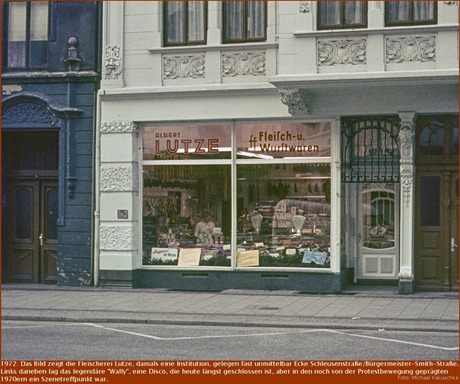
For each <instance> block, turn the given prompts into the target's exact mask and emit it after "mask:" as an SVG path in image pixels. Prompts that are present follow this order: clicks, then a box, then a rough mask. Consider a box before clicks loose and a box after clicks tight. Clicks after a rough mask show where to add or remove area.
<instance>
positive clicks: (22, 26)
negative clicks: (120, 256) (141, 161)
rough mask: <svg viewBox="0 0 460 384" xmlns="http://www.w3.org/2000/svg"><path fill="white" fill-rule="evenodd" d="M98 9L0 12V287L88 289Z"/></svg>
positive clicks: (60, 6) (46, 6) (20, 5)
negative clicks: (24, 285)
mask: <svg viewBox="0 0 460 384" xmlns="http://www.w3.org/2000/svg"><path fill="white" fill-rule="evenodd" d="M100 8H101V4H100V3H98V2H2V15H3V19H2V26H3V30H2V48H3V52H2V56H3V60H2V61H3V67H2V272H3V276H2V278H3V282H10V283H58V284H61V285H91V284H92V283H93V275H92V270H93V263H92V245H93V244H92V243H93V236H92V233H93V227H92V222H93V164H94V160H93V153H94V151H93V148H94V124H95V112H96V108H95V100H96V93H97V89H98V84H99V80H100V76H99V63H100V58H99V53H98V52H99V48H100V38H99V36H100V30H99V25H100V24H101V23H100V21H99V18H100V15H101V12H100V10H99V9H100Z"/></svg>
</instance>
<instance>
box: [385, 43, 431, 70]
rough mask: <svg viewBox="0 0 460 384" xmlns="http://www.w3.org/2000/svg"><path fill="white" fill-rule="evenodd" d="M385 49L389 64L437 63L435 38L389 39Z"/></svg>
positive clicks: (386, 59)
mask: <svg viewBox="0 0 460 384" xmlns="http://www.w3.org/2000/svg"><path fill="white" fill-rule="evenodd" d="M385 47H386V50H385V61H386V63H387V64H394V63H407V62H422V63H423V62H435V61H436V37H435V36H414V37H413V36H409V37H398V38H389V37H387V38H386V42H385Z"/></svg>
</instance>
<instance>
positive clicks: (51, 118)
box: [2, 103, 59, 126]
mask: <svg viewBox="0 0 460 384" xmlns="http://www.w3.org/2000/svg"><path fill="white" fill-rule="evenodd" d="M2 120H3V124H8V123H16V124H17V123H30V124H34V123H35V124H37V123H38V124H49V125H51V126H54V125H56V124H57V123H58V122H59V119H58V118H57V117H56V116H55V115H54V114H52V113H51V112H50V111H49V110H48V109H47V108H44V107H43V106H41V105H38V104H32V103H19V104H16V105H13V106H12V107H11V108H8V109H7V110H6V111H5V112H4V113H3V114H2Z"/></svg>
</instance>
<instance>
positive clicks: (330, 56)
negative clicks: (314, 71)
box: [318, 39, 367, 66]
mask: <svg viewBox="0 0 460 384" xmlns="http://www.w3.org/2000/svg"><path fill="white" fill-rule="evenodd" d="M366 49H367V47H366V40H365V39H359V40H320V41H318V65H319V66H331V65H344V64H348V65H359V64H366Z"/></svg>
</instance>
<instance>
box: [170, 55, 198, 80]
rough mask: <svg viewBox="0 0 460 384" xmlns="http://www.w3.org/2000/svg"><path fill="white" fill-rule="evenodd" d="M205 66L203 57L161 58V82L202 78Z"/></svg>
mask: <svg viewBox="0 0 460 384" xmlns="http://www.w3.org/2000/svg"><path fill="white" fill-rule="evenodd" d="M205 64H206V60H205V56H204V55H196V56H186V55H183V56H163V80H176V79H199V78H204V77H205V76H206V65H205Z"/></svg>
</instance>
